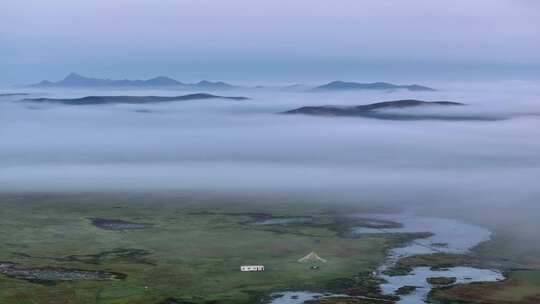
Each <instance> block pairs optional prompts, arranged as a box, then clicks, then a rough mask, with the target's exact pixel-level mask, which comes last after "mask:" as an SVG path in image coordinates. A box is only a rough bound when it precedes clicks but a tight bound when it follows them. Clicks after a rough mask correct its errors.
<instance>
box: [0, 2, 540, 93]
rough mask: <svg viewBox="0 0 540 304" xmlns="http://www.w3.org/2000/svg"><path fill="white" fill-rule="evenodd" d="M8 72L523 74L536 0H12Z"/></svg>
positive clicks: (2, 19)
mask: <svg viewBox="0 0 540 304" xmlns="http://www.w3.org/2000/svg"><path fill="white" fill-rule="evenodd" d="M0 70H1V71H2V73H0V84H4V85H5V84H21V83H28V82H34V81H38V80H41V79H45V78H46V79H52V80H55V79H59V78H62V77H63V76H64V75H65V74H67V73H68V72H71V71H75V72H79V73H82V74H87V75H90V76H96V77H111V78H144V77H151V76H155V75H168V76H173V77H175V78H178V79H179V80H185V81H192V80H199V79H202V78H205V79H211V80H218V79H220V80H229V81H242V82H251V81H255V82H256V81H287V82H288V81H298V82H302V81H319V80H328V79H349V80H355V79H357V80H374V81H375V80H387V79H388V80H392V79H430V78H433V79H445V78H448V79H468V78H502V79H507V78H508V79H510V78H511V79H519V78H531V77H535V76H536V77H538V76H537V75H538V74H540V1H536V0H474V1H471V0H447V1H442V0H440V1H433V0H333V1H330V0H294V1H293V0H286V1H285V0H257V1H254V0H214V1H211V0H176V1H175V0H92V1H77V0H47V1H43V0H2V7H1V10H0Z"/></svg>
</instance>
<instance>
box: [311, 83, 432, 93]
mask: <svg viewBox="0 0 540 304" xmlns="http://www.w3.org/2000/svg"><path fill="white" fill-rule="evenodd" d="M400 89H405V90H409V91H435V89H432V88H430V87H426V86H421V85H417V84H411V85H399V84H392V83H388V82H372V83H358V82H346V81H333V82H330V83H327V84H324V85H321V86H318V87H316V88H314V89H313V90H315V91H348V90H383V91H387V90H400Z"/></svg>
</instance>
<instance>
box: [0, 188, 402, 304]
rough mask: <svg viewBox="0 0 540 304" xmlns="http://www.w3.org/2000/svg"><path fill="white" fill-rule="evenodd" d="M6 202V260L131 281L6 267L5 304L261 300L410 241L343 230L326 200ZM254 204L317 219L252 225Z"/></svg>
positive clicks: (317, 284)
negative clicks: (56, 278)
mask: <svg viewBox="0 0 540 304" xmlns="http://www.w3.org/2000/svg"><path fill="white" fill-rule="evenodd" d="M0 208H1V210H2V212H1V213H0V231H1V233H0V261H4V262H13V263H17V264H18V265H21V266H24V267H63V268H69V269H82V270H102V271H112V272H118V273H123V274H126V275H127V278H126V279H125V280H115V281H75V282H58V283H56V284H48V285H44V284H37V283H31V282H27V281H25V280H22V279H17V278H12V277H8V276H5V275H2V274H0V303H3V304H11V303H16V304H27V303H28V304H31V303H46V304H49V303H50V304H53V303H54V304H58V303H111V304H112V303H114V304H124V303H129V304H138V303H141V304H142V303H144V304H153V303H156V304H157V303H160V302H163V301H164V300H165V299H167V298H175V299H178V300H183V301H189V302H194V303H253V302H254V301H259V300H260V299H261V298H262V297H264V296H268V295H269V293H271V292H273V291H283V290H291V289H310V290H318V289H321V288H324V287H328V286H332V283H333V282H334V283H335V282H340V279H342V280H343V279H346V280H351V278H354V277H355V276H356V277H357V276H359V275H363V276H366V278H367V276H369V273H370V272H371V271H372V270H374V269H375V268H376V267H377V266H378V265H379V264H380V263H381V262H382V261H383V259H384V256H385V255H384V253H385V250H386V249H388V248H390V247H393V246H396V245H398V244H399V243H403V242H404V241H405V240H404V239H399V238H387V237H383V236H371V237H362V238H359V239H353V240H351V239H347V238H344V237H342V236H340V233H339V232H340V231H339V229H340V228H339V225H336V224H335V223H334V214H332V215H329V214H328V212H326V210H325V209H324V208H326V207H324V206H317V205H309V207H308V206H307V205H302V204H292V205H291V204H285V203H280V202H275V203H274V204H271V203H269V202H267V203H264V202H263V203H260V204H253V203H251V204H250V203H245V202H235V201H231V202H229V203H227V204H224V203H223V202H217V203H216V202H213V201H206V202H205V201H196V200H193V199H190V198H186V197H176V196H145V195H140V196H137V195H131V196H129V195H85V194H73V195H37V194H34V195H15V194H14V195H2V196H1V199H0ZM337 209H338V210H339V208H337ZM251 212H258V213H261V212H264V213H266V214H269V215H271V216H275V217H280V216H309V217H313V218H314V220H313V221H312V223H318V224H310V225H302V224H296V225H290V226H287V227H278V228H276V227H274V228H273V227H271V226H257V225H252V224H250V222H252V221H253V215H251V214H250V213H251ZM92 217H97V218H106V219H122V220H126V221H133V222H141V223H149V224H153V226H151V227H149V228H147V229H138V230H122V231H115V230H105V229H101V228H98V227H96V226H94V225H92V223H91V221H90V220H89V218H92ZM121 249H133V250H138V251H137V252H138V253H139V255H135V256H131V255H130V254H115V253H114V252H115V250H121ZM311 251H316V252H317V253H318V254H319V255H320V256H322V257H323V258H325V259H327V260H328V262H327V263H324V264H322V265H320V266H321V267H320V268H319V269H317V270H311V269H310V265H309V263H308V264H304V263H299V262H298V261H297V260H298V259H299V258H301V257H302V256H304V255H306V254H307V253H309V252H311ZM111 252H112V253H111ZM100 254H101V255H100ZM96 255H97V256H96ZM68 257H71V258H68ZM73 257H75V258H73ZM246 264H263V265H265V268H266V271H265V272H262V273H242V272H240V271H239V267H240V265H246ZM334 285H335V284H334ZM338 287H339V284H338Z"/></svg>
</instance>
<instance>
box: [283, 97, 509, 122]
mask: <svg viewBox="0 0 540 304" xmlns="http://www.w3.org/2000/svg"><path fill="white" fill-rule="evenodd" d="M453 106H465V104H463V103H459V102H452V101H422V100H416V99H403V100H394V101H385V102H377V103H371V104H366V105H358V106H309V107H301V108H297V109H294V110H290V111H286V112H283V113H282V114H305V115H316V116H353V117H366V118H377V119H387V120H499V119H502V118H500V117H491V116H480V115H468V114H463V113H455V112H451V113H444V112H440V113H435V112H433V113H428V112H417V113H414V112H410V111H389V110H399V109H407V108H419V107H424V108H426V107H453Z"/></svg>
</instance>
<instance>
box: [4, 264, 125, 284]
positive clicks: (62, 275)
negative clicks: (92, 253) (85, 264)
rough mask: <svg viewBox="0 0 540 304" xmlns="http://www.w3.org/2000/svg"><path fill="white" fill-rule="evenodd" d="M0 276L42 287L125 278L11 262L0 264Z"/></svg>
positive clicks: (104, 272) (110, 273)
mask: <svg viewBox="0 0 540 304" xmlns="http://www.w3.org/2000/svg"><path fill="white" fill-rule="evenodd" d="M0 274H3V275H5V276H8V277H10V278H14V279H18V280H25V281H28V282H30V283H36V284H43V285H55V284H58V283H61V282H73V281H114V280H124V279H126V277H127V276H126V275H125V274H123V273H117V272H107V271H100V270H80V269H70V268H62V267H24V266H20V265H19V264H16V263H12V262H0Z"/></svg>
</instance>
